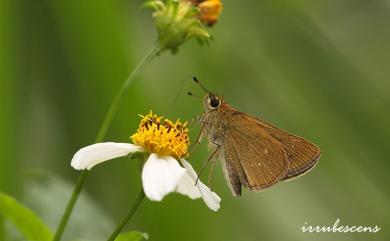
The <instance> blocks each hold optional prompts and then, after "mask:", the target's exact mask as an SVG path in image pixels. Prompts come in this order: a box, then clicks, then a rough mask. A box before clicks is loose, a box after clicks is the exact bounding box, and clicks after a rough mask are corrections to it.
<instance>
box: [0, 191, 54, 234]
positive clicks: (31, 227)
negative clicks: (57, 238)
mask: <svg viewBox="0 0 390 241" xmlns="http://www.w3.org/2000/svg"><path fill="white" fill-rule="evenodd" d="M0 214H1V215H3V216H4V218H5V219H7V220H9V221H10V222H12V223H13V224H14V225H15V226H16V228H17V229H18V230H19V231H20V232H21V233H22V234H23V235H24V236H25V237H26V238H27V239H28V240H31V241H50V240H51V239H52V236H53V235H52V233H51V231H50V230H49V228H48V227H47V226H46V225H45V224H44V223H43V222H42V220H41V219H40V218H39V217H38V216H37V215H36V214H35V213H34V212H33V211H31V210H30V209H29V208H27V207H25V206H23V205H22V204H21V203H19V202H18V201H16V200H15V199H14V198H12V197H10V196H8V195H7V194H5V193H3V192H0Z"/></svg>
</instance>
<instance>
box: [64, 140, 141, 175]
mask: <svg viewBox="0 0 390 241" xmlns="http://www.w3.org/2000/svg"><path fill="white" fill-rule="evenodd" d="M142 150H143V149H142V148H141V147H140V146H137V145H133V144H129V143H115V142H104V143H96V144H93V145H90V146H86V147H84V148H81V149H80V150H79V151H78V152H76V154H75V155H74V156H73V159H72V162H71V164H70V165H71V166H72V167H73V168H74V169H77V170H83V169H88V170H90V169H91V168H92V167H94V166H95V165H97V164H99V163H101V162H104V161H107V160H111V159H114V158H117V157H121V156H126V155H128V154H130V153H133V152H137V151H142Z"/></svg>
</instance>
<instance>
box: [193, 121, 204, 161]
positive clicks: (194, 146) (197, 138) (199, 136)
mask: <svg viewBox="0 0 390 241" xmlns="http://www.w3.org/2000/svg"><path fill="white" fill-rule="evenodd" d="M205 126H206V125H205V123H203V124H202V127H201V129H200V131H199V134H198V136H197V137H196V139H195V143H194V145H193V146H192V147H191V150H190V151H189V154H190V155H191V154H192V153H193V152H194V151H195V150H196V148H197V147H198V146H199V144H200V142H201V141H202V137H203V132H204V130H205Z"/></svg>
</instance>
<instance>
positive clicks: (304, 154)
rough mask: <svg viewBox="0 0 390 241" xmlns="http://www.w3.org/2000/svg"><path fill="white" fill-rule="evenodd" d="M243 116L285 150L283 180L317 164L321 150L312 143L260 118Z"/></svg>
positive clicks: (302, 172) (301, 173) (298, 174)
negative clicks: (285, 161) (285, 163)
mask: <svg viewBox="0 0 390 241" xmlns="http://www.w3.org/2000/svg"><path fill="white" fill-rule="evenodd" d="M245 118H246V119H247V120H248V121H250V122H255V123H256V124H257V125H259V126H260V127H261V128H263V129H264V130H266V131H267V132H268V133H269V134H270V136H272V137H273V138H274V139H275V140H277V141H278V142H279V143H280V144H281V145H282V147H283V148H284V150H285V151H286V152H287V155H288V158H289V162H290V166H289V170H288V173H287V175H286V176H285V177H284V178H283V180H287V179H290V178H293V177H297V176H300V175H303V174H304V173H306V172H308V171H309V170H311V169H312V168H313V167H314V166H315V165H316V164H317V162H318V159H319V158H320V155H321V151H320V149H319V148H318V147H317V146H316V145H314V144H313V143H311V142H309V141H307V140H305V139H303V138H301V137H299V136H295V135H292V134H290V133H287V132H285V131H283V130H281V129H279V128H277V127H275V126H273V125H271V124H268V123H266V122H264V121H262V120H260V119H259V118H256V117H253V116H249V115H246V116H245Z"/></svg>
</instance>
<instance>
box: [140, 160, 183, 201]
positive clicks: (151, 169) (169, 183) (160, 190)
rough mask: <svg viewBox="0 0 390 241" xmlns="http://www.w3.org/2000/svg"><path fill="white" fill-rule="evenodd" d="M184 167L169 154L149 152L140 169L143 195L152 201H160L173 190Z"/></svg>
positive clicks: (181, 175)
mask: <svg viewBox="0 0 390 241" xmlns="http://www.w3.org/2000/svg"><path fill="white" fill-rule="evenodd" d="M185 172H186V169H184V168H182V167H181V166H180V165H179V162H178V161H177V160H176V159H175V158H173V157H170V156H159V155H157V154H155V153H152V154H150V156H149V158H148V160H147V161H146V163H145V165H144V167H143V169H142V186H143V188H144V191H145V195H146V196H147V197H148V198H149V199H150V200H152V201H161V200H162V199H163V198H164V196H165V195H167V194H168V193H170V192H173V191H174V190H175V189H176V186H177V184H178V182H179V180H180V179H181V178H182V177H183V175H184V174H185Z"/></svg>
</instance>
